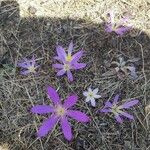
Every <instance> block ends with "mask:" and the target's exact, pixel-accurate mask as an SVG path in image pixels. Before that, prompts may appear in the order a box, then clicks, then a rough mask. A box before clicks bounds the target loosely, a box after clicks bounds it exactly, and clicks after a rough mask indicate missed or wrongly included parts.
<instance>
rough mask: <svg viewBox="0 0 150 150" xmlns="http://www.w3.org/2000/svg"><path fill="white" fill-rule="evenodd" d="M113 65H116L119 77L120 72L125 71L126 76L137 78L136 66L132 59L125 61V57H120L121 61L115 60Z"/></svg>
mask: <svg viewBox="0 0 150 150" xmlns="http://www.w3.org/2000/svg"><path fill="white" fill-rule="evenodd" d="M129 64H130V65H129ZM111 65H113V66H115V67H114V69H115V72H116V73H117V75H118V77H119V78H120V73H123V75H125V76H128V75H130V77H131V78H132V79H136V78H137V74H136V69H135V66H134V65H133V63H130V61H125V60H124V58H123V57H119V61H118V62H117V61H113V62H112V63H111Z"/></svg>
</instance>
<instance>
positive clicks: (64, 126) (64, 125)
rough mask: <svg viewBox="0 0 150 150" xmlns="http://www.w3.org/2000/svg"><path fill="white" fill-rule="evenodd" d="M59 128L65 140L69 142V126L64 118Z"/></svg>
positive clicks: (70, 137)
mask: <svg viewBox="0 0 150 150" xmlns="http://www.w3.org/2000/svg"><path fill="white" fill-rule="evenodd" d="M61 128H62V132H63V134H64V136H65V138H66V139H67V140H68V141H70V140H71V139H72V131H71V126H70V124H69V122H68V120H67V118H66V117H63V118H62V119H61Z"/></svg>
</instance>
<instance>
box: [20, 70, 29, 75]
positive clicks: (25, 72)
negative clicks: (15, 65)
mask: <svg viewBox="0 0 150 150" xmlns="http://www.w3.org/2000/svg"><path fill="white" fill-rule="evenodd" d="M29 73H30V72H29V70H24V71H20V74H22V75H27V74H29Z"/></svg>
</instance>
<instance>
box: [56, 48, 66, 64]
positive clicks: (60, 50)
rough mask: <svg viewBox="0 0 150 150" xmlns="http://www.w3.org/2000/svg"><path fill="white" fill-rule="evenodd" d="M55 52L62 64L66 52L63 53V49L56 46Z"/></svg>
mask: <svg viewBox="0 0 150 150" xmlns="http://www.w3.org/2000/svg"><path fill="white" fill-rule="evenodd" d="M56 51H57V54H58V57H59V58H60V60H62V61H63V62H64V61H65V58H66V52H65V50H64V48H63V47H62V46H59V45H58V46H57V47H56Z"/></svg>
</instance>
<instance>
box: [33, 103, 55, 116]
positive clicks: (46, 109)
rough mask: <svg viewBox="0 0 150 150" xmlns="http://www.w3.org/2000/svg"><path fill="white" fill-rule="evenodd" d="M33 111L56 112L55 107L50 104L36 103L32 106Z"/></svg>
mask: <svg viewBox="0 0 150 150" xmlns="http://www.w3.org/2000/svg"><path fill="white" fill-rule="evenodd" d="M31 112H32V113H37V114H45V113H50V112H54V109H53V107H51V106H48V105H36V106H34V107H32V109H31Z"/></svg>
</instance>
